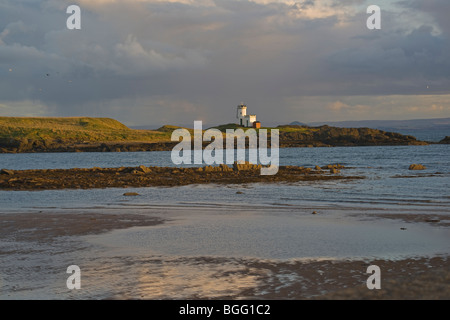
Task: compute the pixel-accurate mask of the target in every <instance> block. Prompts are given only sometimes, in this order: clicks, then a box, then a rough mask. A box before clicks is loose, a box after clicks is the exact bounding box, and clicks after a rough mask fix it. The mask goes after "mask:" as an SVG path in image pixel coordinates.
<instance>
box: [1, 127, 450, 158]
mask: <svg viewBox="0 0 450 320" xmlns="http://www.w3.org/2000/svg"><path fill="white" fill-rule="evenodd" d="M276 129H279V139H280V140H279V142H280V147H281V148H303V147H310V148H311V147H354V146H397V145H428V144H430V142H426V141H420V140H417V139H416V138H415V137H413V136H409V135H402V134H399V133H395V132H386V131H382V130H377V129H370V128H335V127H329V126H321V127H315V128H314V127H302V126H293V125H288V126H279V127H277V128H276ZM167 139H170V135H169V136H168V138H167ZM269 140H270V132H269ZM439 143H448V140H445V139H444V140H443V141H441V142H439ZM177 144H178V142H173V141H170V140H168V141H113V140H111V139H108V140H107V141H79V140H73V139H70V140H67V139H63V138H57V137H54V138H46V139H44V138H42V139H30V138H26V137H22V138H1V137H0V153H34V152H140V151H171V150H172V149H173V148H174V147H175V146H176V145H177ZM207 145H209V142H205V143H203V147H206V146H207ZM269 145H270V144H269ZM225 147H226V142H225V141H224V148H225Z"/></svg>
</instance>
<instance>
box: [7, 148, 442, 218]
mask: <svg viewBox="0 0 450 320" xmlns="http://www.w3.org/2000/svg"><path fill="white" fill-rule="evenodd" d="M170 154H171V153H170V152H168V151H162V152H131V153H30V154H0V168H8V169H13V170H23V169H55V168H61V169H65V168H91V167H121V166H139V165H141V164H143V165H147V166H174V165H173V164H172V161H171V157H170ZM334 163H339V164H343V165H345V166H346V167H348V168H349V169H346V170H344V171H343V174H346V175H358V176H364V177H365V179H363V180H354V181H329V182H299V183H297V184H278V185H276V186H274V185H268V184H252V185H247V186H233V187H232V188H230V186H228V187H227V186H210V185H203V186H202V185H200V186H185V187H176V188H142V189H139V188H137V189H133V190H134V191H136V192H138V193H140V194H142V195H146V196H142V197H138V198H135V199H133V204H134V205H178V206H199V205H214V206H219V205H224V206H225V205H226V206H234V205H236V204H237V203H240V204H242V203H245V204H246V205H258V206H261V205H262V206H308V207H311V206H312V207H314V206H326V207H336V206H340V207H352V208H354V207H361V208H379V209H395V208H401V209H402V210H403V211H405V210H411V211H414V210H415V211H420V212H423V213H433V212H440V211H442V212H447V210H448V208H449V207H450V197H449V196H450V192H449V190H450V188H449V187H450V179H449V177H450V146H449V145H430V146H395V147H341V148H287V149H280V164H281V165H301V166H306V167H314V166H315V165H319V166H323V165H326V164H334ZM412 163H420V164H423V165H425V166H426V167H427V169H426V170H423V171H410V170H408V167H409V165H410V164H412ZM242 188H245V189H246V191H245V197H243V196H241V195H240V194H236V189H242ZM122 193H123V189H96V190H59V191H40V192H22V191H21V192H9V191H0V207H1V208H3V209H4V210H15V209H19V210H21V209H26V208H38V207H52V208H68V207H71V208H77V207H83V208H86V207H94V206H95V207H105V208H108V207H114V206H115V207H117V206H123V205H125V204H126V203H124V201H123V199H122V198H121V197H120V196H121V195H122Z"/></svg>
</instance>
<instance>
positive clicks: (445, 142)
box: [439, 136, 450, 144]
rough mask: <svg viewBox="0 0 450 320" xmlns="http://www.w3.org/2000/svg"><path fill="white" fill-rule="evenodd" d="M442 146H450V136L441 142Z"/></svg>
mask: <svg viewBox="0 0 450 320" xmlns="http://www.w3.org/2000/svg"><path fill="white" fill-rule="evenodd" d="M439 143H440V144H450V136H446V137H445V138H444V139H442V140H441V141H439Z"/></svg>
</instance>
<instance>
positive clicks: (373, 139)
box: [280, 126, 428, 147]
mask: <svg viewBox="0 0 450 320" xmlns="http://www.w3.org/2000/svg"><path fill="white" fill-rule="evenodd" d="M283 128H284V129H289V128H290V129H294V131H292V132H291V131H285V132H280V146H281V147H310V146H312V147H325V146H328V147H330V146H388V145H426V144H428V143H427V142H424V141H418V140H417V139H416V138H415V137H413V136H409V135H402V134H399V133H395V132H386V131H382V130H377V129H370V128H336V127H330V126H321V127H316V128H314V127H300V126H280V129H283Z"/></svg>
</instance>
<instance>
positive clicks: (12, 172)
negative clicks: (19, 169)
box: [0, 169, 14, 176]
mask: <svg viewBox="0 0 450 320" xmlns="http://www.w3.org/2000/svg"><path fill="white" fill-rule="evenodd" d="M0 174H7V175H9V176H12V175H14V171H12V170H8V169H2V170H1V171H0Z"/></svg>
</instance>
